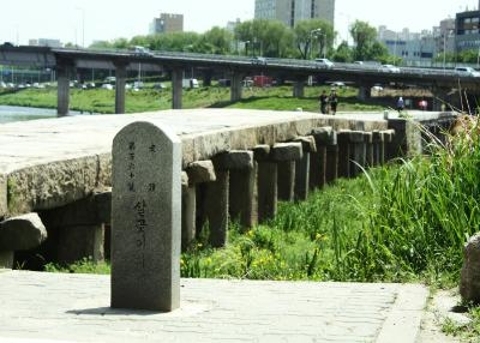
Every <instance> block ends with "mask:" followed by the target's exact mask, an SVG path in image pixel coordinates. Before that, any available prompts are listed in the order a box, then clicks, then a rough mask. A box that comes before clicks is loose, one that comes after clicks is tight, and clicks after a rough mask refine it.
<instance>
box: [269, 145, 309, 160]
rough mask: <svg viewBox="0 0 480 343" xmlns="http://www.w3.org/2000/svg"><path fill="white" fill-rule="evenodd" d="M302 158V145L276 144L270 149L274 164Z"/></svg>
mask: <svg viewBox="0 0 480 343" xmlns="http://www.w3.org/2000/svg"><path fill="white" fill-rule="evenodd" d="M302 157H303V149H302V143H299V142H290V143H277V144H275V145H274V146H273V147H272V152H271V158H272V160H273V161H276V162H287V161H295V160H299V159H301V158H302Z"/></svg>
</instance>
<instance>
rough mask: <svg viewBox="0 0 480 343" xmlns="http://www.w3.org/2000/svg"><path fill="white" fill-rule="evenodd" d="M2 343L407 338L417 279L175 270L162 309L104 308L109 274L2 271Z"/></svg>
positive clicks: (418, 305) (411, 334)
mask: <svg viewBox="0 0 480 343" xmlns="http://www.w3.org/2000/svg"><path fill="white" fill-rule="evenodd" d="M0 294H1V296H0V308H1V309H2V310H1V311H0V342H3V343H6V342H9V343H10V342H12V343H13V342H15V343H18V342H33V343H40V342H162V343H163V342H275V343H277V342H346V343H347V342H348V343H355V342H358V343H360V342H361V343H365V342H375V343H395V342H398V343H413V342H415V341H416V339H417V337H418V334H419V329H420V323H421V319H422V315H423V310H424V309H425V306H426V299H427V296H428V290H427V289H426V288H425V287H424V286H422V285H415V284H406V285H402V284H384V283H378V284H369V283H330V282H328V283H322V282H275V281H240V280H212V279H181V307H180V309H178V310H175V311H173V312H170V313H154V312H147V311H138V310H122V309H112V308H110V277H109V276H108V275H81V274H60V273H42V272H28V271H4V272H1V271H0Z"/></svg>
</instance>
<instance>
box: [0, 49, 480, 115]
mask: <svg viewBox="0 0 480 343" xmlns="http://www.w3.org/2000/svg"><path fill="white" fill-rule="evenodd" d="M0 64H1V65H12V66H28V67H38V68H51V69H55V70H56V73H57V78H58V104H57V105H58V106H57V109H58V114H59V115H60V116H61V115H66V114H68V107H69V83H70V78H71V75H74V73H73V71H74V70H75V69H78V68H88V69H113V70H115V76H116V100H115V113H124V112H125V83H126V74H127V71H128V70H135V69H137V68H138V66H139V64H141V67H142V70H144V71H150V72H158V73H159V74H160V73H162V72H165V71H167V72H168V73H169V74H170V75H171V77H172V93H173V96H172V99H173V101H172V108H174V109H179V108H182V79H183V75H184V72H185V70H191V69H192V68H194V69H195V70H197V71H200V72H201V73H202V74H203V76H204V78H205V79H210V78H211V76H212V75H213V74H214V73H218V72H222V73H224V74H227V75H229V78H230V80H231V100H232V101H235V100H238V99H240V98H241V94H242V87H243V86H242V81H243V79H244V78H245V76H248V75H252V74H264V75H269V76H272V77H275V78H278V79H282V80H291V81H293V82H294V87H293V94H294V96H297V97H301V96H303V89H304V86H305V84H306V83H307V80H308V78H309V77H310V76H313V77H314V78H315V79H317V80H318V81H320V82H325V83H328V82H334V81H343V82H348V83H352V84H355V85H357V86H358V87H359V98H360V99H366V98H368V97H369V96H370V90H371V87H372V86H374V85H375V84H390V83H395V84H406V85H414V86H418V87H424V88H428V89H430V90H431V91H432V92H433V93H434V94H435V99H434V109H437V110H438V109H440V106H441V104H442V103H443V102H444V101H445V100H444V99H445V97H446V95H447V94H448V93H450V92H452V90H456V91H457V92H458V91H459V90H460V91H461V92H465V93H468V94H469V95H472V94H477V93H479V92H480V82H479V81H480V78H476V77H471V76H468V75H462V74H458V73H456V72H454V71H452V70H445V69H433V68H401V69H400V72H398V73H390V72H384V71H380V70H379V68H378V66H377V65H373V64H363V65H359V64H353V63H335V65H334V66H333V67H331V68H327V67H325V66H321V65H320V64H319V63H316V62H315V61H306V60H295V59H280V58H267V59H266V60H265V63H263V61H262V63H257V61H255V60H252V59H251V58H250V57H248V56H230V55H210V54H196V53H183V52H165V51H153V52H152V53H148V54H145V53H144V54H139V53H137V52H135V51H130V50H92V49H71V48H50V47H33V46H11V45H3V46H0ZM473 107H475V106H473Z"/></svg>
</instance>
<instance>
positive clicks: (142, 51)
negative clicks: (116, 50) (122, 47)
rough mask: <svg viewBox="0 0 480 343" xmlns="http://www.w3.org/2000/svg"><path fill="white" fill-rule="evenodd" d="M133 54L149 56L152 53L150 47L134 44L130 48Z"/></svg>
mask: <svg viewBox="0 0 480 343" xmlns="http://www.w3.org/2000/svg"><path fill="white" fill-rule="evenodd" d="M132 51H133V54H134V55H137V56H149V57H152V56H153V53H152V52H151V51H150V49H148V48H145V47H144V46H140V45H136V46H134V47H133V48H132Z"/></svg>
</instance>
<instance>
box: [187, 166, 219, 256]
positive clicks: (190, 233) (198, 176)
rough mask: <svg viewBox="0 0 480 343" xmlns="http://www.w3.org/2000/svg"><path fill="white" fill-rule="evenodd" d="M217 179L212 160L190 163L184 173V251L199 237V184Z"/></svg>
mask: <svg viewBox="0 0 480 343" xmlns="http://www.w3.org/2000/svg"><path fill="white" fill-rule="evenodd" d="M184 174H185V175H184ZM215 180H216V175H215V169H214V167H213V163H212V161H210V160H206V161H195V162H192V163H189V164H188V166H187V167H186V168H185V172H184V173H182V251H185V250H186V249H187V248H188V247H189V246H190V244H191V243H192V241H193V240H194V239H195V238H196V237H197V223H196V220H197V186H198V185H200V184H203V183H206V182H213V181H215ZM200 229H201V228H200Z"/></svg>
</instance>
